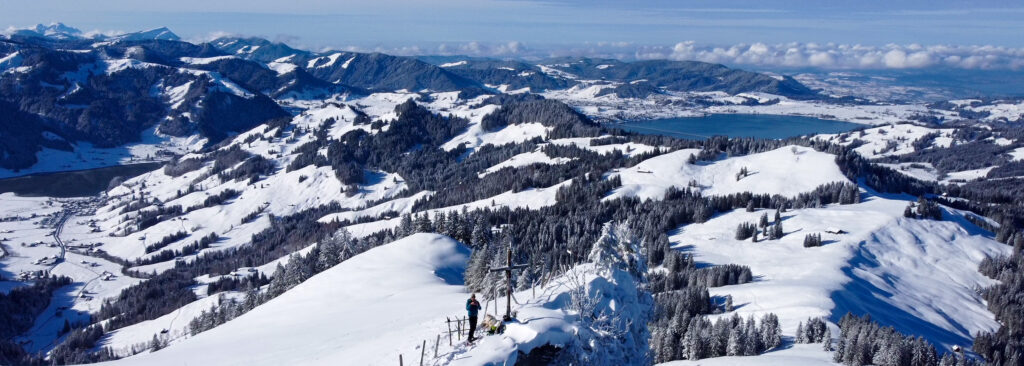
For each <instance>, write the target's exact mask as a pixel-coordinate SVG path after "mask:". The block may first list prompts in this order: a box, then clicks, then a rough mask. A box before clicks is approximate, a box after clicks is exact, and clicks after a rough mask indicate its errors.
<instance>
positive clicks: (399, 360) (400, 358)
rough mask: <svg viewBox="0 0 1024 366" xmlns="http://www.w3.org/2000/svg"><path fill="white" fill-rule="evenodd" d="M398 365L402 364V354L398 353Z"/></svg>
mask: <svg viewBox="0 0 1024 366" xmlns="http://www.w3.org/2000/svg"><path fill="white" fill-rule="evenodd" d="M398 366H402V354H401V353H399V354H398Z"/></svg>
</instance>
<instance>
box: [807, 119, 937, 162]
mask: <svg viewBox="0 0 1024 366" xmlns="http://www.w3.org/2000/svg"><path fill="white" fill-rule="evenodd" d="M953 132H954V129H952V128H929V127H923V126H918V125H912V124H899V125H889V126H883V127H874V128H868V129H864V130H863V131H857V132H851V133H843V134H833V135H828V134H823V135H818V136H815V138H817V139H821V140H825V141H829V142H832V143H837V144H840V145H850V144H853V143H854V141H859V142H858V144H861V145H860V146H857V147H856V148H854V149H853V150H854V151H856V152H857V153H858V154H861V155H862V156H864V157H867V158H877V157H883V156H892V155H904V154H909V153H912V152H914V151H916V148H914V146H913V143H914V141H915V140H918V139H920V138H922V137H924V136H925V135H927V134H938V137H935V139H934V140H932V142H931V144H929V145H928V146H927V147H938V148H944V147H949V145H950V144H951V143H952V142H953V138H952V137H951V135H952V133H953Z"/></svg>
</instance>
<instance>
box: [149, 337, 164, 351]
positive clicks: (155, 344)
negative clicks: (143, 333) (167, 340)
mask: <svg viewBox="0 0 1024 366" xmlns="http://www.w3.org/2000/svg"><path fill="white" fill-rule="evenodd" d="M161 348H163V343H162V342H160V338H157V336H156V334H154V335H153V340H152V341H149V349H150V351H151V352H156V351H159V350H160V349H161Z"/></svg>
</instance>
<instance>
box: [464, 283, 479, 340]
mask: <svg viewBox="0 0 1024 366" xmlns="http://www.w3.org/2000/svg"><path fill="white" fill-rule="evenodd" d="M466 311H467V312H469V338H467V339H468V340H469V341H470V342H473V335H474V334H475V333H476V314H477V312H478V311H480V303H479V302H478V301H476V294H472V295H470V296H469V300H466Z"/></svg>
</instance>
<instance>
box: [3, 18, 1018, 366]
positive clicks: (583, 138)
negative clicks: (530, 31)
mask: <svg viewBox="0 0 1024 366" xmlns="http://www.w3.org/2000/svg"><path fill="white" fill-rule="evenodd" d="M44 28H45V27H44ZM58 30H59V29H58V28H54V29H53V30H47V29H43V28H41V29H40V30H38V31H36V33H40V34H43V37H41V38H43V39H45V41H39V42H37V43H18V42H15V41H14V40H15V39H20V38H17V36H14V35H12V36H11V37H10V38H9V39H8V40H7V42H2V43H0V47H7V48H0V50H6V51H4V52H5V53H0V54H2V55H4V56H2V57H0V69H2V70H3V71H2V72H3V76H2V77H0V96H2V97H3V99H2V101H0V112H2V113H3V115H4V116H13V117H12V118H5V119H0V139H5V140H0V142H3V143H2V144H0V147H3V148H4V149H5V150H4V154H3V155H2V157H3V158H4V159H5V160H3V161H7V162H9V164H15V163H19V162H20V163H21V164H22V165H18V166H21V167H24V166H28V165H31V164H28V165H24V162H25V161H30V160H31V158H32V157H36V158H37V159H39V158H40V156H41V157H43V159H46V158H47V157H53V156H63V157H67V158H69V159H71V158H79V159H83V160H87V159H88V157H87V156H85V157H83V156H75V155H73V154H74V153H78V154H82V152H84V151H99V150H101V149H103V148H105V147H107V148H116V146H122V144H129V145H127V146H132V145H131V144H139V145H145V144H150V145H157V146H166V148H167V149H169V150H170V149H171V146H172V145H175V144H177V145H176V146H185V147H186V148H181V149H178V150H174V151H173V152H174V154H168V155H167V156H166V157H165V159H167V160H166V162H165V163H164V165H163V166H162V167H161V168H159V169H156V170H153V171H150V172H147V173H144V174H141V175H138V176H136V177H132V178H130V179H126V180H117V181H115V182H114V183H113V184H112V185H111V187H110V188H109V189H107V190H105V191H104V192H103V193H102V194H100V195H98V196H95V197H83V198H70V199H55V198H46V197H41V198H40V197H37V198H32V197H19V196H15V195H13V194H2V195H0V202H3V204H2V205H0V292H2V293H3V294H4V295H3V296H2V297H0V309H3V310H4V311H3V312H2V314H0V319H4V322H3V323H2V324H4V325H3V326H0V334H2V335H3V338H0V341H2V342H0V363H3V364H8V363H9V364H20V363H33V362H50V363H55V364H79V363H93V362H110V363H111V364H182V363H188V364H194V363H204V364H216V365H243V364H244V365H251V364H282V363H285V364H388V363H394V362H398V359H399V358H401V359H402V360H403V362H404V363H416V362H421V361H422V363H423V364H431V365H482V364H494V365H496V364H527V365H529V364H597V365H605V364H626V365H646V364H653V363H658V364H661V363H664V364H695V363H696V362H700V364H834V363H842V364H849V365H852V364H857V365H861V364H871V363H873V364H910V363H911V361H910V360H917V361H915V362H917V364H922V365H937V364H939V362H940V359H942V362H950V361H951V360H952V362H954V363H955V362H962V363H964V362H968V363H969V362H972V360H980V359H982V358H984V359H985V360H988V361H992V362H994V363H997V364H998V363H999V361H998V360H997V359H996V357H1003V356H1002V355H1003V354H1004V351H1005V350H1010V352H1011V354H1012V352H1013V351H1014V350H1017V349H1019V348H1015V347H1017V343H1014V342H1018V339H1017V338H1015V333H1013V332H1014V330H1013V329H1017V328H1014V326H1015V324H1017V323H1016V322H1018V321H1019V319H1018V318H1017V317H1016V316H1015V315H1014V314H1016V313H1015V311H1016V309H1018V308H1019V304H1017V303H1015V302H1014V301H1015V300H1013V299H1014V298H1015V297H1014V296H1016V295H1017V294H1018V291H1019V289H1018V288H1017V287H1014V286H1015V284H1017V283H1020V281H1021V278H1024V276H1022V274H1021V272H1020V270H1019V268H1020V267H1019V266H1017V264H1016V263H1018V262H1019V260H1020V258H1021V254H1020V248H1021V246H1022V245H1024V235H1021V234H1020V232H1019V230H1018V228H1019V227H1020V223H1021V218H1022V215H1021V212H1024V211H1022V210H1021V208H1020V207H1021V206H1020V201H1019V199H1018V197H1020V196H1019V193H1020V192H1019V187H1021V185H1020V183H1021V181H1024V173H1021V169H1020V166H1021V159H1020V158H1021V156H1022V153H1021V151H1020V150H1021V149H1024V147H1022V146H1024V141H1021V138H1022V137H1021V136H1024V135H1022V134H1021V133H1020V130H1019V128H1016V127H1014V126H1011V125H1006V124H999V123H993V124H991V125H976V124H959V123H949V124H946V125H944V126H941V128H939V127H940V126H935V125H932V124H927V123H923V122H921V118H920V117H921V116H920V115H919V114H922V113H935V114H934V115H933V116H944V117H948V118H953V117H954V116H955V113H960V114H963V113H964V112H962V111H953V110H938V109H936V108H932V107H928V106H908V105H880V104H879V105H867V104H859V103H849V104H841V103H839V102H837V101H836V100H835V99H828V98H825V99H815V98H813V96H812V95H811V94H813V92H810V91H809V90H808V89H806V88H804V87H802V85H800V84H799V83H796V82H795V81H794V80H793V79H790V78H787V77H774V76H770V75H766V74H756V73H750V72H746V71H738V70H732V69H727V68H724V67H721V66H717V65H709V64H701V63H685V62H684V63H674V62H646V63H636V64H634V63H623V62H617V61H610V60H589V59H571V60H556V62H551V63H548V62H542V63H538V64H531V63H526V62H518V61H493V60H479V59H470V58H466V59H461V58H458V57H455V58H443V59H442V58H408V57H397V56H390V55H383V54H363V53H350V52H325V53H313V52H308V51H302V50H297V49H293V48H291V47H287V46H286V45H283V44H279V43H273V42H267V41H265V40H260V39H246V38H223V39H219V40H215V41H213V42H211V43H207V44H198V45H197V44H191V43H186V42H181V41H177V40H171V39H157V38H160V37H167V35H166V34H164V31H162V30H157V31H154V32H148V33H147V34H148V35H147V36H145V37H143V38H146V39H144V40H129V39H117V40H114V39H104V40H89V39H87V38H86V37H84V36H80V35H76V36H75V37H73V38H74V40H70V38H72V37H69V40H65V39H63V38H61V37H57V36H54V35H52V34H51V35H46V33H47V32H50V33H53V34H56V33H54V32H57V31H58ZM67 32H68V31H67V30H63V31H60V33H61V34H63V33H67ZM69 34H70V33H69ZM162 34H163V35H162ZM37 38H40V37H37ZM26 39H27V38H26ZM74 42H78V43H74ZM54 43H60V44H64V45H71V44H78V45H81V47H80V48H55V47H52V46H51V45H52V44H54ZM261 50H262V51H261ZM702 75H704V76H702ZM708 75H711V76H708ZM708 77H710V79H708ZM635 78H645V79H647V80H645V81H637V80H634V79H635ZM712 79H713V80H712ZM30 86H31V87H32V88H35V89H32V90H34V91H36V92H34V93H30V94H18V93H15V92H14V91H15V90H18V88H28V87H30ZM526 88H528V89H529V90H522V89H526ZM5 90H6V92H5ZM786 93H790V94H791V95H789V96H786V95H784V94H786ZM808 93H810V94H808ZM114 101H131V102H132V103H115V102H114ZM665 101H669V102H667V103H662V102H665ZM673 101H674V102H673ZM588 103H589V104H588ZM631 103H638V104H639V105H641V106H642V108H649V110H650V111H652V112H651V113H654V114H658V113H666V114H673V113H677V112H680V111H691V112H692V111H694V110H701V111H704V110H713V111H725V110H732V111H746V110H748V109H749V110H758V111H762V110H766V111H772V112H773V113H779V114H796V113H800V114H827V113H832V114H836V115H841V116H843V118H844V119H851V120H859V121H862V122H865V121H868V122H866V123H873V124H883V123H891V124H884V125H882V126H876V127H871V128H864V129H861V130H858V131H852V132H846V133H840V134H832V135H817V136H805V137H793V138H789V139H784V140H762V139H739V138H733V139H730V138H726V137H713V138H709V139H707V140H683V139H676V138H671V137H666V136H656V135H638V134H630V133H625V132H623V131H621V130H618V129H615V128H613V127H614V125H609V124H604V125H603V124H599V123H596V122H595V121H594V118H601V117H607V116H609V115H610V114H608V113H610V112H608V111H609V109H614V108H619V109H618V111H619V112H622V113H627V112H629V111H633V112H636V111H637V110H638V109H637V108H639V107H637V106H635V105H633V104H631ZM644 103H646V105H644ZM687 103H689V104H687ZM683 105H687V107H685V108H690V109H685V108H684V107H682V106H683ZM697 105H700V107H696V106H697ZM964 105H965V106H967V105H970V106H971V107H972V108H981V107H983V106H982V105H981V104H974V103H969V104H964ZM581 106H582V107H581ZM606 106H611V107H614V108H605V107H606ZM574 107H576V108H574ZM677 108H683V109H677ZM943 111H944V112H943ZM615 113H618V112H615ZM125 116H127V117H128V118H122V117H125ZM83 118H84V119H85V120H87V121H94V122H95V123H94V124H82V123H77V122H80V121H82V120H83ZM118 118H122V119H118ZM114 121H119V122H118V124H117V127H118V129H114V130H110V129H109V127H110V126H112V125H114ZM895 122H902V123H900V124H896V123H895ZM911 122H916V123H911ZM136 135H138V136H150V137H139V138H140V139H142V140H143V141H141V142H139V141H136V140H133V138H134V136H136ZM8 140H9V141H8ZM87 143H88V144H90V145H86V144H87ZM160 144H163V145H160ZM86 148H88V149H92V150H88V149H86ZM39 151H42V152H41V153H39V155H37V152H39ZM58 151H59V152H58ZM71 151H73V152H74V153H72V152H71ZM150 151H152V150H150ZM59 154H66V155H59ZM1014 245H1016V249H1015V247H1014ZM509 250H510V251H511V261H512V262H513V263H516V264H524V265H525V266H524V267H523V268H521V269H518V270H517V271H516V272H515V275H514V277H513V283H512V284H508V283H507V282H506V281H507V280H506V279H505V277H504V274H502V273H495V272H491V271H489V269H490V268H494V267H500V266H503V265H505V263H506V261H507V260H509V259H508V258H506V255H508V254H507V253H509V252H508V251H509ZM1001 258H1010V259H1001ZM58 276H59V277H58ZM509 285H511V286H512V288H513V289H514V293H513V297H512V299H511V301H510V303H511V308H512V310H513V311H514V312H515V318H514V319H512V320H511V321H509V322H506V323H503V324H502V328H501V329H500V330H498V329H495V332H493V334H487V330H489V329H483V331H481V332H480V334H479V336H480V337H482V339H481V340H480V341H479V342H476V343H474V344H467V343H465V342H464V341H463V340H462V339H460V338H462V337H464V336H465V333H464V332H463V333H458V331H459V328H460V327H461V325H459V324H457V323H452V322H450V320H455V319H458V318H459V317H462V316H465V314H466V309H465V304H466V298H467V297H468V296H469V294H470V293H476V294H477V295H478V297H479V298H480V299H481V303H482V305H483V309H482V310H481V312H482V313H483V314H482V315H481V318H484V317H486V316H490V317H492V318H501V316H502V315H503V313H504V311H503V310H504V309H502V307H503V306H504V304H505V303H506V301H507V300H508V298H507V297H506V296H505V295H504V293H503V291H504V290H505V289H506V288H508V286H509ZM862 316H869V317H867V318H861V317H862ZM451 327H455V330H456V332H455V333H453V332H452V331H451ZM485 328H487V327H485ZM449 337H452V338H453V339H452V340H451V341H449ZM1018 343H1019V342H1018ZM957 350H960V351H957ZM894 360H895V361H894ZM904 361H905V362H904ZM944 364H948V363H944Z"/></svg>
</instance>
